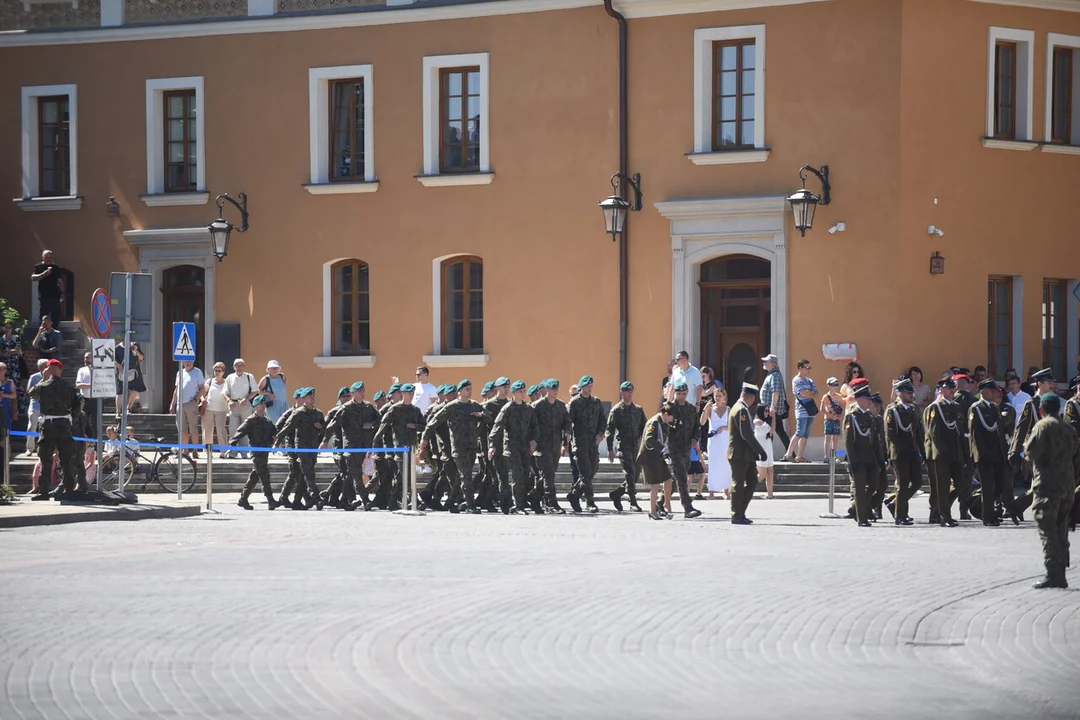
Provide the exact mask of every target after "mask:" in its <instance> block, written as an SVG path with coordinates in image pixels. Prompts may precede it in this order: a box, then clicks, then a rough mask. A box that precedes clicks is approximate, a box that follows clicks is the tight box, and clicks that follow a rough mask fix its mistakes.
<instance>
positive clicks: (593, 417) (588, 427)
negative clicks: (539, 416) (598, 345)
mask: <svg viewBox="0 0 1080 720" xmlns="http://www.w3.org/2000/svg"><path fill="white" fill-rule="evenodd" d="M592 389H593V379H592V376H591V375H583V376H582V378H581V379H580V380H578V394H577V396H575V397H574V398H573V399H572V400H571V401H570V404H569V405H568V406H567V411H568V412H569V413H570V424H571V427H572V428H573V438H574V445H573V450H574V457H575V458H576V460H577V467H578V472H579V473H580V474H581V477H580V479H579V480H578V481H577V482H576V483H575V485H574V488H573V489H571V490H570V494H569V495H567V496H566V500H567V502H569V503H570V506H571V507H573V508H574V512H577V511H578V508H579V501H580V500H581V498H585V509H586V510H588V511H589V512H590V513H597V512H600V510H599V508H597V507H596V501H595V500H594V499H593V478H594V477H596V471H597V470H598V469H599V468H600V453H599V449H598V446H599V445H600V442H601V441H602V440H603V439H604V407H603V406H602V405H601V404H600V400H599V399H597V398H595V397H593V394H592Z"/></svg>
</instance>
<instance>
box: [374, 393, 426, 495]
mask: <svg viewBox="0 0 1080 720" xmlns="http://www.w3.org/2000/svg"><path fill="white" fill-rule="evenodd" d="M384 409H385V410H386V412H384V413H382V420H380V422H379V429H378V430H376V431H375V447H381V448H411V447H414V446H415V445H416V441H417V437H419V434H420V433H422V432H423V431H424V413H423V412H421V410H420V408H418V407H416V406H415V405H412V404H409V405H406V404H405V403H402V402H398V403H394V404H393V405H387V406H385V408H384ZM410 426H412V427H410ZM383 454H384V455H387V456H388V460H387V461H386V462H387V463H388V464H389V466H390V467H389V473H390V474H389V475H388V477H387V482H386V489H385V493H386V494H387V495H388V497H387V500H388V501H389V502H390V503H391V504H394V503H395V500H396V501H397V502H400V499H399V498H400V497H401V482H402V472H401V471H402V467H401V464H399V463H398V458H401V463H404V462H405V461H406V460H405V458H406V457H407V456H406V455H404V454H402V453H393V454H392V453H383ZM383 494H384V490H383V487H382V486H381V485H380V486H379V495H380V500H381V499H382V495H383Z"/></svg>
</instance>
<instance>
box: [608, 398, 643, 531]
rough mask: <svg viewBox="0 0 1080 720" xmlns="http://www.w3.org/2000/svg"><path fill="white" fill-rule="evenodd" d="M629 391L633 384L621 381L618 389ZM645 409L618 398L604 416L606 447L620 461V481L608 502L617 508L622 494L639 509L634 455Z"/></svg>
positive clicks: (638, 442)
mask: <svg viewBox="0 0 1080 720" xmlns="http://www.w3.org/2000/svg"><path fill="white" fill-rule="evenodd" d="M619 389H620V390H623V391H627V392H629V391H632V390H633V389H634V386H633V385H631V384H630V383H628V382H624V383H623V384H622V385H621V386H620V388H619ZM645 422H646V419H645V410H644V409H642V407H641V406H640V405H637V404H635V403H630V404H629V405H628V404H626V403H624V402H622V401H621V400H620V401H619V402H618V403H617V404H615V405H613V406H612V408H611V412H609V413H608V418H607V433H606V439H607V448H608V452H609V453H615V454H617V455H618V457H619V462H620V463H621V464H622V471H623V484H622V485H621V486H619V487H617V488H615V489H614V490H612V491H611V502H612V503H614V505H615V509H616V510H622V500H621V498H622V496H623V495H627V496H628V497H629V499H630V507H632V508H634V509H635V510H638V511H640V510H641V506H639V505H638V501H637V474H638V465H637V454H638V450H639V448H640V446H641V436H642V434H643V433H644V431H645Z"/></svg>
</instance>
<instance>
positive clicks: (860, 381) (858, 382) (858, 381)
mask: <svg viewBox="0 0 1080 720" xmlns="http://www.w3.org/2000/svg"><path fill="white" fill-rule="evenodd" d="M869 382H870V381H869V380H867V379H866V378H862V377H861V378H855V379H854V380H852V381H851V383H850V384H851V387H858V386H859V385H862V384H864V383H869Z"/></svg>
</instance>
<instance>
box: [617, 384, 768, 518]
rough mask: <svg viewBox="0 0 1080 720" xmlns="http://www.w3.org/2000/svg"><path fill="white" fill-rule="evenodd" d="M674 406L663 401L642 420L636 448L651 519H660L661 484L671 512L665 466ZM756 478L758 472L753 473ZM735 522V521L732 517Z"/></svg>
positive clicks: (668, 477)
mask: <svg viewBox="0 0 1080 720" xmlns="http://www.w3.org/2000/svg"><path fill="white" fill-rule="evenodd" d="M674 413H675V408H674V406H673V405H672V404H671V403H667V402H665V403H664V404H663V405H661V406H660V412H658V413H657V414H656V415H653V416H652V417H651V418H649V419H648V421H646V423H645V430H644V432H643V434H642V436H641V445H640V447H639V448H638V451H637V456H636V458H635V460H636V461H637V463H636V465H637V467H639V468H641V477H642V480H643V481H644V482H645V484H646V485H648V486H649V517H650V518H652V519H653V520H663V516H661V515H660V508H659V507H658V505H657V499H658V495H659V490H660V488H661V486H662V487H663V489H664V499H665V501H666V502H667V505H668V507H667V513H666V515H667V517H668V518H670V517H672V514H671V468H669V467H668V463H667V458H668V445H667V438H668V436H669V431H670V429H671V424H672V423H673V422H675V415H674ZM754 477H755V478H756V477H757V475H756V474H755V475H754ZM732 522H734V520H732Z"/></svg>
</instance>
